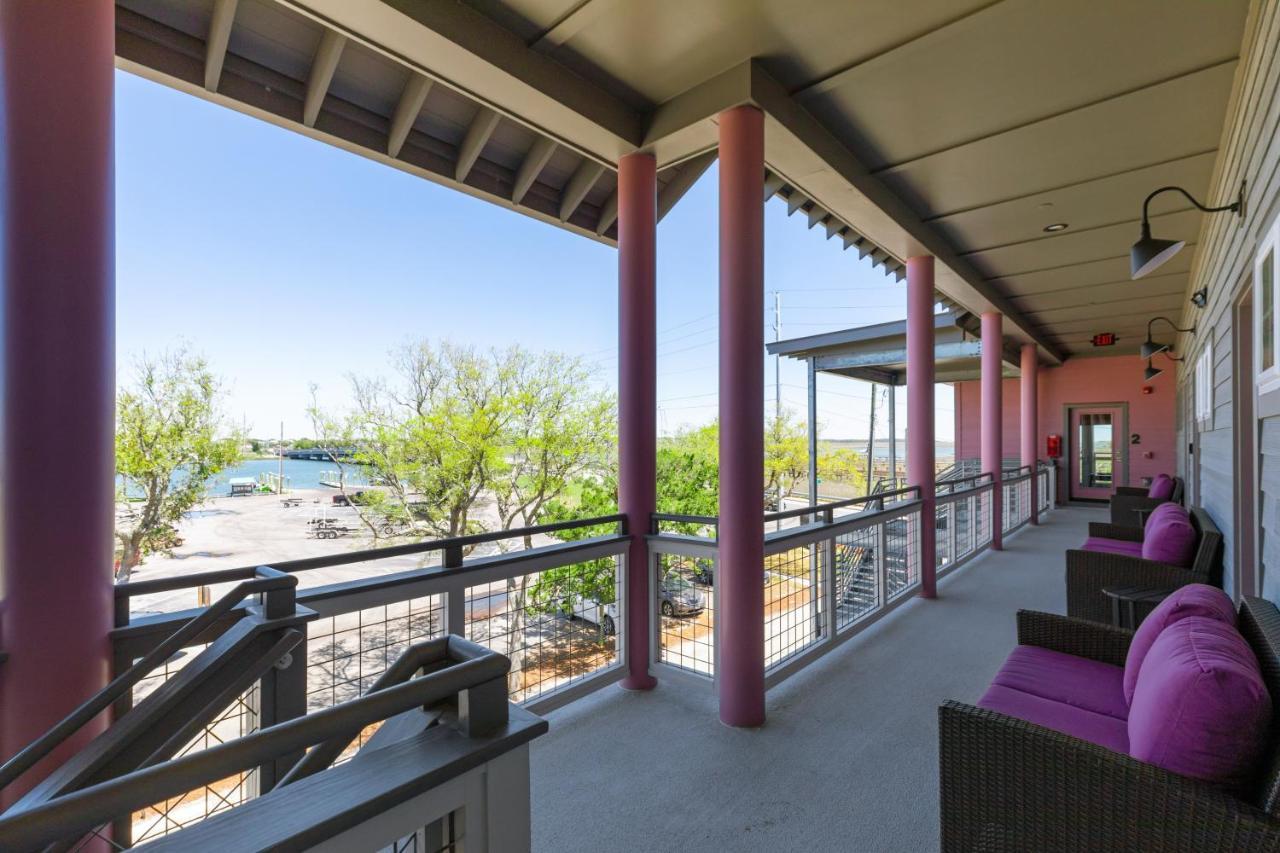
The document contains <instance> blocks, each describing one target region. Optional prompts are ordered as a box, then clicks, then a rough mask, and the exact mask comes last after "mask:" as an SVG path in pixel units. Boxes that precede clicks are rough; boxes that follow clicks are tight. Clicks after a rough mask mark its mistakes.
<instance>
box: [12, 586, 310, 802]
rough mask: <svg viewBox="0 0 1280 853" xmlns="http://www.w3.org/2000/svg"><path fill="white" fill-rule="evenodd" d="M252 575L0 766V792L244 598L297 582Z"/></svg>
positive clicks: (290, 587)
mask: <svg viewBox="0 0 1280 853" xmlns="http://www.w3.org/2000/svg"><path fill="white" fill-rule="evenodd" d="M255 573H256V574H257V575H258V577H257V578H256V579H254V580H248V581H244V582H242V583H239V584H237V585H236V586H235V587H234V588H233V589H231V590H229V591H228V592H227V593H226V594H225V595H223V596H222V597H221V598H219V599H218V600H217V601H216V602H214V603H213V604H212V605H211V606H209V607H207V608H205V609H204V610H203V611H202V612H201V613H200V614H199V615H197V616H196V617H195V618H193V619H191V620H189V621H187V622H186V623H185V624H183V625H182V626H181V627H180V628H178V630H176V631H174V632H173V633H172V634H171V635H170V636H169V637H168V638H167V639H165V640H164V641H163V642H161V643H159V644H158V645H157V646H156V647H155V648H153V649H152V650H151V651H150V652H148V653H147V654H146V655H144V656H143V657H142V658H141V659H140V660H138V661H137V662H136V663H135V664H134V665H133V666H131V667H129V668H128V669H127V670H125V671H124V672H122V673H120V674H119V675H118V676H116V677H115V678H114V679H112V680H111V682H110V683H109V684H107V686H106V687H104V688H102V689H101V690H99V691H98V692H97V693H95V694H94V695H93V696H91V697H90V698H89V699H87V700H86V701H85V702H84V703H83V704H81V705H80V706H79V707H77V708H76V709H75V710H73V711H72V712H71V713H70V714H68V715H67V716H65V717H63V718H62V720H61V721H60V722H59V723H58V724H57V725H55V726H54V727H53V728H51V729H49V730H48V731H46V732H45V733H44V734H43V735H41V736H40V737H38V738H36V739H35V740H34V741H32V742H31V743H29V744H27V745H26V746H25V747H24V748H23V749H21V750H20V751H19V752H18V753H17V754H16V755H14V756H13V757H12V758H10V759H9V760H8V761H6V762H5V763H4V765H3V766H0V789H3V788H5V787H7V786H8V785H10V784H12V783H13V782H14V781H16V780H17V779H18V778H20V777H21V776H22V775H23V774H24V773H26V772H27V771H28V770H30V769H31V768H32V767H34V766H35V765H36V764H37V763H38V762H39V761H40V760H41V759H43V758H44V757H45V756H47V755H48V754H49V753H51V752H53V750H55V749H57V748H58V746H59V745H61V744H62V743H63V742H64V741H65V740H66V739H67V738H69V737H71V736H72V735H74V734H75V733H76V732H78V731H79V730H80V729H82V728H83V727H84V726H85V725H86V724H87V723H88V722H89V721H90V720H92V719H93V718H94V717H97V716H98V715H99V714H101V713H102V712H103V711H105V710H106V709H107V708H110V707H111V706H112V705H113V704H115V702H116V701H117V700H118V699H120V698H121V697H123V696H124V695H125V693H127V692H128V691H129V690H131V689H132V688H133V687H134V685H136V684H137V683H138V682H140V681H142V679H144V678H146V677H147V676H148V675H150V674H151V671H152V670H153V669H155V668H156V667H157V666H159V665H160V664H162V663H164V662H165V661H166V660H168V659H169V658H170V657H172V656H173V655H174V654H175V653H177V652H178V651H180V650H181V649H182V648H183V647H184V646H186V645H187V644H188V643H190V642H191V641H192V640H194V639H195V638H196V637H198V636H200V635H201V634H202V633H204V632H205V631H206V630H207V629H209V628H210V627H211V626H212V625H213V624H214V623H216V622H217V621H218V620H219V619H221V618H222V617H223V616H224V615H226V614H227V613H229V612H231V610H232V609H233V608H235V607H237V606H238V605H239V604H240V602H242V601H243V600H244V599H245V598H246V597H247V596H249V595H256V594H259V593H268V592H272V591H274V590H282V589H295V588H296V587H297V586H298V579H297V578H295V577H292V576H290V575H286V574H283V573H282V572H279V571H276V570H275V569H271V568H268V567H266V566H260V567H258V568H257V569H256V570H255Z"/></svg>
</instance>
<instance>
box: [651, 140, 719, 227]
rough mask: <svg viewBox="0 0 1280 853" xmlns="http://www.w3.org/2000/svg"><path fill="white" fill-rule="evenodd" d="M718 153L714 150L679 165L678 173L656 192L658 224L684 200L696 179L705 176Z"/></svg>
mask: <svg viewBox="0 0 1280 853" xmlns="http://www.w3.org/2000/svg"><path fill="white" fill-rule="evenodd" d="M719 153H720V152H719V151H716V150H712V151H707V152H706V153H703V154H699V155H698V156H697V157H694V158H693V159H692V160H686V161H685V162H684V163H683V164H681V166H680V171H679V172H677V173H676V174H675V176H674V177H673V178H672V179H671V180H670V181H667V185H666V186H665V187H663V188H662V189H661V190H659V191H658V221H659V222H661V221H662V217H664V216H666V215H667V214H668V213H670V212H671V208H673V207H675V206H676V204H677V203H678V202H679V201H680V199H682V198H684V195H685V193H687V192H688V191H689V190H690V188H691V187H693V185H694V184H696V183H697V182H698V178H701V177H702V176H703V175H704V174H706V172H707V169H710V168H711V164H712V163H714V162H715V161H716V157H717V156H719Z"/></svg>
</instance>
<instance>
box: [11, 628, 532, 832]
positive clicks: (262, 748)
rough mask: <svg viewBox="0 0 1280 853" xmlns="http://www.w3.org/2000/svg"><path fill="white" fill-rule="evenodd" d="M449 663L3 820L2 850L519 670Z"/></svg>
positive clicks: (489, 657)
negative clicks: (346, 700) (424, 673)
mask: <svg viewBox="0 0 1280 853" xmlns="http://www.w3.org/2000/svg"><path fill="white" fill-rule="evenodd" d="M450 645H452V643H449V644H446V646H445V648H446V650H449V651H451V650H450V649H449V648H448V647H449V646H450ZM486 651H488V650H486ZM449 658H450V659H451V660H453V661H455V662H454V663H453V664H452V665H449V666H446V667H445V668H443V669H439V670H436V671H435V672H431V673H429V674H426V675H423V676H421V677H419V678H415V679H412V680H410V681H407V682H405V683H403V684H398V685H394V686H390V687H387V688H385V689H383V690H379V691H377V692H376V693H370V694H368V695H366V696H362V697H360V698H358V699H352V700H350V701H348V702H344V703H342V704H340V705H334V706H333V707H330V708H323V709H321V710H318V711H313V712H311V713H310V714H307V715H306V716H303V717H298V718H296V719H293V720H289V721H287V722H284V723H279V724H277V725H275V726H271V727H270V728H266V729H261V730H259V731H257V732H253V733H251V734H248V735H245V736H243V737H241V738H239V739H237V740H233V741H229V742H227V743H221V744H217V745H215V746H211V747H209V748H208V749H205V750H201V751H200V752H196V753H193V754H191V755H187V756H184V757H182V758H175V759H173V760H171V761H167V762H164V763H162V764H157V765H153V766H151V767H146V768H143V769H141V770H137V771H134V772H133V773H129V774H126V775H124V776H121V777H118V778H116V779H111V780H108V781H106V782H101V783H99V784H96V785H92V786H90V787H87V788H84V789H82V790H79V791H76V792H74V793H71V794H67V795H65V796H62V797H58V798H56V799H54V800H50V801H48V802H46V803H43V804H40V805H36V806H32V807H31V808H28V809H25V810H23V811H21V812H18V813H16V814H6V815H5V816H4V817H3V818H0V847H2V848H3V849H6V850H29V849H39V848H43V847H44V846H45V845H47V844H52V843H55V842H58V841H62V840H66V839H69V838H75V837H78V836H79V835H81V834H83V833H85V832H88V831H90V830H92V829H93V828H94V827H97V826H101V825H102V824H103V823H106V822H108V821H111V820H113V819H114V818H115V817H116V816H118V815H121V814H129V813H131V812H133V811H136V810H138V809H140V808H145V807H147V806H148V805H149V804H152V803H155V802H157V801H162V800H166V799H169V798H172V797H176V796H180V795H182V794H184V793H186V792H187V791H191V790H193V789H196V788H199V787H201V786H202V785H207V784H209V783H211V782H214V781H216V780H218V779H223V778H226V777H227V776H230V775H233V774H235V773H239V772H243V771H245V770H248V769H249V768H251V767H255V766H258V765H260V764H263V763H264V762H267V761H271V760H274V759H276V758H278V757H280V756H282V755H288V754H289V753H292V752H297V751H300V750H304V749H306V748H307V747H310V746H313V745H314V744H317V743H321V742H324V741H327V740H330V739H332V738H337V737H343V736H346V735H348V734H350V735H352V736H354V735H355V734H357V733H358V732H359V731H360V730H361V729H363V728H364V727H365V726H368V725H371V724H373V723H377V722H381V721H383V720H386V719H389V718H390V717H393V716H395V715H397V714H401V713H404V712H405V711H408V710H410V709H412V708H418V707H423V706H427V705H434V704H437V703H439V702H442V701H444V700H445V699H448V698H450V697H453V696H456V695H457V694H458V693H460V692H461V691H464V690H468V689H471V688H473V687H477V686H479V685H481V684H483V683H485V682H487V681H492V680H493V679H495V678H502V677H504V675H505V674H506V673H507V672H508V671H509V670H510V668H511V662H510V660H508V659H507V658H506V657H505V656H503V655H501V654H498V653H497V652H492V651H488V654H485V655H482V656H479V657H470V656H469V657H465V658H462V659H459V658H458V657H454V656H453V655H450V656H449ZM504 698H505V697H504ZM539 722H540V723H541V726H540V727H535V728H536V729H537V730H536V731H532V732H530V733H529V737H530V738H531V737H536V736H537V735H538V734H541V733H542V732H544V731H545V730H546V723H545V722H542V721H539ZM477 734H487V733H486V732H478V733H477Z"/></svg>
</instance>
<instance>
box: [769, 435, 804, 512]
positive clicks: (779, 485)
mask: <svg viewBox="0 0 1280 853" xmlns="http://www.w3.org/2000/svg"><path fill="white" fill-rule="evenodd" d="M808 471H809V443H808V437H807V436H806V434H805V430H804V427H802V426H801V425H800V424H799V423H797V422H796V421H795V420H794V418H793V416H792V414H791V412H789V411H786V410H783V411H782V412H780V413H779V414H778V416H776V417H774V418H773V419H772V420H771V421H769V422H768V423H767V424H766V426H765V435H764V488H765V493H766V494H768V495H769V496H770V498H771V499H773V498H774V497H775V496H776V498H777V499H778V500H777V503H778V506H777V507H776V508H777V509H782V506H781V499H782V498H785V497H786V496H787V495H789V494H790V493H791V490H792V489H793V488H795V484H796V482H797V481H799V480H800V479H802V478H803V477H805V476H806V475H807V474H808Z"/></svg>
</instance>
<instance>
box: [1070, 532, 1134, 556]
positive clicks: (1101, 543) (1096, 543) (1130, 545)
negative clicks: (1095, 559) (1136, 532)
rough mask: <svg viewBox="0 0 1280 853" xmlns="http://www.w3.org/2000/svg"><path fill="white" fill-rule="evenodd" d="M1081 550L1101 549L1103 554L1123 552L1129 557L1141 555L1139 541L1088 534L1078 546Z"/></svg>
mask: <svg viewBox="0 0 1280 853" xmlns="http://www.w3.org/2000/svg"><path fill="white" fill-rule="evenodd" d="M1080 550H1082V551H1101V552H1103V553H1104V554H1125V555H1127V556H1130V557H1141V556H1142V543H1141V542H1126V541H1124V540H1123V539H1107V538H1106V537H1104V536H1090V537H1089V538H1088V539H1086V540H1084V544H1083V545H1081V546H1080Z"/></svg>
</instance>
